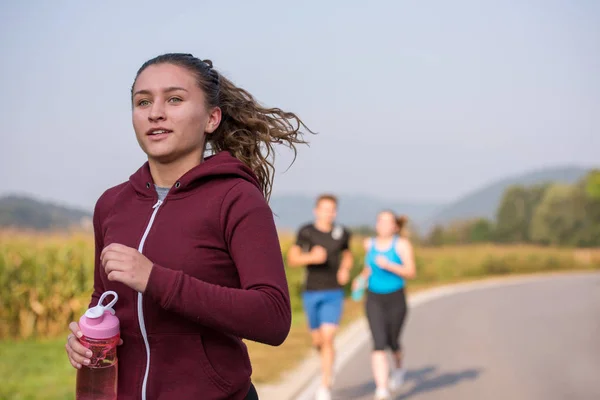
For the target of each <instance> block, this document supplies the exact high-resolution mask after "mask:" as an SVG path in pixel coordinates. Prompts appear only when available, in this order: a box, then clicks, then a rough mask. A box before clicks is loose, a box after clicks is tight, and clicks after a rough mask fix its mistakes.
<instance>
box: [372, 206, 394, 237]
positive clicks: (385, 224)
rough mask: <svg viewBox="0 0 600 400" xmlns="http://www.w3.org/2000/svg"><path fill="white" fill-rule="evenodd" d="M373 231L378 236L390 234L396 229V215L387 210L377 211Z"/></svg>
mask: <svg viewBox="0 0 600 400" xmlns="http://www.w3.org/2000/svg"><path fill="white" fill-rule="evenodd" d="M375 231H376V232H377V235H378V236H383V237H387V236H392V235H394V234H395V233H396V232H397V231H398V226H397V225H396V217H395V216H394V215H393V214H392V213H390V212H387V211H384V212H381V213H379V215H378V216H377V223H376V225H375Z"/></svg>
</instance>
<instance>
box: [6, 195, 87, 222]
mask: <svg viewBox="0 0 600 400" xmlns="http://www.w3.org/2000/svg"><path fill="white" fill-rule="evenodd" d="M91 217H92V214H91V213H90V212H87V211H84V210H78V209H74V208H70V207H65V206H61V205H57V204H54V203H50V202H45V201H41V200H37V199H34V198H32V197H29V196H17V195H10V196H5V197H0V227H16V228H26V229H35V230H49V229H65V228H69V227H73V226H78V227H89V224H90V223H91Z"/></svg>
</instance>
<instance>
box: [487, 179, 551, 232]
mask: <svg viewBox="0 0 600 400" xmlns="http://www.w3.org/2000/svg"><path fill="white" fill-rule="evenodd" d="M548 187H549V184H540V185H534V186H530V187H525V186H511V187H509V188H508V189H507V190H506V191H505V193H504V196H503V197H502V200H501V202H500V206H499V207H498V211H497V213H496V230H495V234H494V236H495V239H496V240H497V241H499V242H505V243H515V242H529V241H530V236H529V235H530V230H531V229H530V226H531V221H532V219H533V214H534V212H535V209H536V208H537V206H538V205H539V204H540V202H541V201H542V198H543V197H544V195H545V193H546V191H547V190H548Z"/></svg>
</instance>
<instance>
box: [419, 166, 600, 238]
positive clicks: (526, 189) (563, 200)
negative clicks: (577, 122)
mask: <svg viewBox="0 0 600 400" xmlns="http://www.w3.org/2000/svg"><path fill="white" fill-rule="evenodd" d="M419 239H420V241H421V242H423V244H426V245H431V246H441V245H449V244H467V243H482V242H493V243H503V244H509V243H531V244H539V245H547V246H571V247H594V246H600V170H592V171H590V172H589V173H588V174H586V175H585V176H584V177H583V178H582V179H581V180H579V181H578V182H576V183H575V184H572V185H569V184H563V183H545V184H538V185H531V186H521V185H514V186H510V187H508V188H507V189H506V190H505V192H504V194H503V196H502V200H501V201H500V204H499V206H498V209H497V210H496V215H495V219H494V220H490V219H487V218H475V219H470V220H463V221H455V222H453V223H450V224H447V225H445V226H442V225H438V226H435V227H434V228H433V229H432V230H431V231H430V232H429V234H428V235H427V236H426V237H423V238H419Z"/></svg>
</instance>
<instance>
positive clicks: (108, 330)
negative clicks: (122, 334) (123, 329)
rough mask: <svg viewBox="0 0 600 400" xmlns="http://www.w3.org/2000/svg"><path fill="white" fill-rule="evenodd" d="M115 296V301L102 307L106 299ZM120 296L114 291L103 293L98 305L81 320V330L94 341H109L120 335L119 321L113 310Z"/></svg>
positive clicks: (90, 309)
mask: <svg viewBox="0 0 600 400" xmlns="http://www.w3.org/2000/svg"><path fill="white" fill-rule="evenodd" d="M109 295H113V296H114V299H112V301H111V302H110V303H108V304H107V305H106V306H104V305H102V302H103V301H104V299H105V298H106V297H107V296H109ZM118 298H119V296H118V295H117V293H116V292H114V291H112V290H111V291H108V292H104V293H102V296H100V300H98V305H97V306H95V307H91V308H89V309H88V310H87V311H86V312H85V314H83V315H82V316H81V318H80V319H79V329H81V332H82V333H83V334H84V336H87V337H89V338H92V339H108V338H110V337H113V336H116V335H117V334H118V333H119V319H118V318H117V317H116V316H115V310H114V309H113V308H112V307H113V306H114V305H115V303H116V302H117V299H118Z"/></svg>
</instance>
